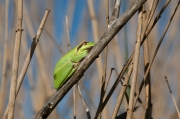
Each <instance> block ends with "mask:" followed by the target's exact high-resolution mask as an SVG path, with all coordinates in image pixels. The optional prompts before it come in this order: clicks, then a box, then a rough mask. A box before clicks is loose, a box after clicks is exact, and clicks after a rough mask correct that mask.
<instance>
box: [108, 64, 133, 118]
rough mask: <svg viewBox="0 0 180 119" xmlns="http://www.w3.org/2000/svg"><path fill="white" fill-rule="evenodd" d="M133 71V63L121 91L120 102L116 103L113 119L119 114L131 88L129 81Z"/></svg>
mask: <svg viewBox="0 0 180 119" xmlns="http://www.w3.org/2000/svg"><path fill="white" fill-rule="evenodd" d="M132 71H133V63H131V64H130V66H129V69H128V73H127V75H126V77H125V80H124V82H123V86H122V88H121V91H120V93H119V96H118V100H117V102H116V106H115V108H114V111H113V114H112V117H111V119H115V118H116V116H117V113H118V111H119V108H120V106H121V103H122V100H123V97H124V94H125V93H126V89H127V87H128V86H129V80H130V77H131V73H132Z"/></svg>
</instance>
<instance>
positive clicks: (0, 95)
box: [0, 0, 9, 118]
mask: <svg viewBox="0 0 180 119" xmlns="http://www.w3.org/2000/svg"><path fill="white" fill-rule="evenodd" d="M8 13H9V0H6V9H5V22H6V23H5V38H4V56H3V70H2V80H1V90H0V118H1V116H2V112H3V109H4V104H5V103H4V99H5V98H6V94H5V91H6V90H5V89H6V88H5V87H6V84H7V80H6V78H7V54H8V53H7V42H8V22H9V20H8V18H9V17H8V15H9V14H8Z"/></svg>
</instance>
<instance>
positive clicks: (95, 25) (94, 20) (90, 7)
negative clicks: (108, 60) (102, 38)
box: [87, 0, 103, 80]
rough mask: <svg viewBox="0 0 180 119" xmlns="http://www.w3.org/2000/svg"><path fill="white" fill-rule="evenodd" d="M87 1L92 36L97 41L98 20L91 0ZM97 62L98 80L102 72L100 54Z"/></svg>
mask: <svg viewBox="0 0 180 119" xmlns="http://www.w3.org/2000/svg"><path fill="white" fill-rule="evenodd" d="M87 2H88V10H89V14H90V18H91V23H92V32H93V37H94V41H95V42H96V43H97V42H98V39H99V30H98V22H97V18H96V15H95V11H94V7H93V1H92V0H87ZM96 63H97V68H98V78H99V80H100V79H101V76H102V74H103V72H102V67H103V66H102V56H101V55H99V58H98V59H97V60H96Z"/></svg>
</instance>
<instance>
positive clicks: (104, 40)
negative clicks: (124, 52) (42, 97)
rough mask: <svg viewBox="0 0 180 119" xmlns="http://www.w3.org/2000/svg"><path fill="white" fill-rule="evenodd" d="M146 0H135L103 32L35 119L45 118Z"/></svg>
mask: <svg viewBox="0 0 180 119" xmlns="http://www.w3.org/2000/svg"><path fill="white" fill-rule="evenodd" d="M145 2H146V0H137V1H136V2H135V3H134V4H133V6H132V7H131V8H130V9H129V10H128V11H126V12H125V13H124V15H122V17H121V18H119V19H117V20H116V21H115V22H114V24H113V25H112V26H111V27H110V28H109V29H108V30H107V31H106V32H105V33H104V35H103V36H102V37H101V39H100V40H99V41H98V42H97V43H96V45H95V46H94V47H93V48H92V50H91V51H90V53H89V54H88V55H87V56H86V58H85V59H84V60H83V61H82V62H81V64H80V66H79V68H78V69H77V71H76V72H75V73H74V74H73V76H72V77H71V78H70V79H69V80H68V81H67V83H65V84H64V85H63V86H62V87H61V88H60V89H59V90H58V91H57V92H55V93H54V94H53V95H52V97H51V99H50V100H49V101H48V102H47V103H46V104H45V105H44V106H43V107H42V109H41V110H40V111H39V112H38V114H37V115H36V117H35V118H36V119H39V118H47V117H48V116H49V114H50V113H51V112H52V111H53V109H54V108H55V107H56V105H57V104H58V103H59V101H61V100H62V98H63V97H64V96H65V95H66V94H67V92H68V91H69V90H70V89H71V87H72V86H73V85H74V84H76V83H77V82H78V81H79V80H80V79H81V77H82V76H83V74H84V72H85V71H86V70H87V68H88V67H89V66H90V65H91V64H92V63H93V61H94V60H95V59H96V58H97V57H98V55H99V54H100V53H101V52H102V50H103V49H104V48H105V47H106V45H107V44H108V43H109V42H110V41H111V40H112V38H113V37H114V36H115V35H116V34H117V33H118V32H119V30H121V29H122V27H123V26H124V25H125V24H126V23H127V22H128V20H129V19H130V18H131V17H132V16H133V15H134V14H135V13H136V11H137V10H138V9H139V8H140V6H141V5H143V4H144V3H145Z"/></svg>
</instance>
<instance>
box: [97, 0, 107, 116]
mask: <svg viewBox="0 0 180 119" xmlns="http://www.w3.org/2000/svg"><path fill="white" fill-rule="evenodd" d="M105 9H106V28H107V29H108V24H109V0H106V8H105ZM104 54H105V55H104V66H103V74H102V84H101V93H100V101H99V106H98V108H101V105H102V102H103V99H104V95H105V85H106V73H107V59H108V45H107V46H106V48H105V51H104ZM105 110H107V107H106V108H105ZM101 113H102V112H99V115H98V119H101V117H102V116H101ZM105 114H106V115H107V113H105ZM106 115H104V118H108V117H107V116H106Z"/></svg>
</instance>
